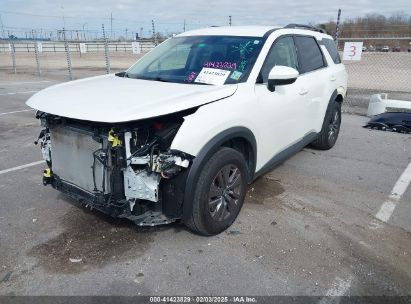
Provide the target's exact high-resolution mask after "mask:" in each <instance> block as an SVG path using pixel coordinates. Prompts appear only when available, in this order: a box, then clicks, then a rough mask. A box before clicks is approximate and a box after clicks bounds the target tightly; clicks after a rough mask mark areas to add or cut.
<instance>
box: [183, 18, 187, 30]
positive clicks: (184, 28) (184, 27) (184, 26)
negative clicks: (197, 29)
mask: <svg viewBox="0 0 411 304" xmlns="http://www.w3.org/2000/svg"><path fill="white" fill-rule="evenodd" d="M185 31H186V19H184V25H183V32H185Z"/></svg>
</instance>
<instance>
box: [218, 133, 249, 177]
mask: <svg viewBox="0 0 411 304" xmlns="http://www.w3.org/2000/svg"><path fill="white" fill-rule="evenodd" d="M221 146H222V147H228V148H232V149H234V150H237V151H238V152H240V153H241V154H243V156H244V158H245V161H246V163H247V167H248V181H249V182H251V181H252V179H253V176H254V171H255V151H254V149H253V147H252V145H251V144H250V143H249V142H248V140H246V139H245V138H243V137H234V138H231V139H229V140H227V141H226V142H224V143H223V144H222V145H221Z"/></svg>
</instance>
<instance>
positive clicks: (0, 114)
mask: <svg viewBox="0 0 411 304" xmlns="http://www.w3.org/2000/svg"><path fill="white" fill-rule="evenodd" d="M28 111H34V109H28V110H20V111H12V112H5V113H0V116H2V115H7V114H14V113H21V112H28Z"/></svg>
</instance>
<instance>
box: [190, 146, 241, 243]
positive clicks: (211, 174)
mask: <svg viewBox="0 0 411 304" xmlns="http://www.w3.org/2000/svg"><path fill="white" fill-rule="evenodd" d="M227 172H228V173H227ZM230 185H231V186H230ZM246 190H247V165H246V161H245V159H244V156H243V155H242V154H241V153H240V152H238V151H236V150H234V149H231V148H225V147H224V148H221V149H220V150H218V151H217V152H216V153H215V154H214V155H213V156H212V157H211V158H210V159H209V160H208V161H207V163H206V164H205V166H204V167H203V169H202V171H201V173H200V176H199V178H198V180H197V183H196V186H195V195H194V200H193V208H192V214H191V217H190V219H189V220H188V221H187V222H186V225H187V226H188V227H189V228H190V229H191V230H192V231H194V232H196V233H198V234H201V235H206V236H210V235H216V234H219V233H221V232H223V231H224V230H226V229H227V228H228V227H230V226H231V224H232V223H233V222H234V220H235V219H236V218H237V216H238V214H239V213H240V210H241V207H242V206H243V203H244V198H245V194H246Z"/></svg>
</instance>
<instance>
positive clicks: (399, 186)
mask: <svg viewBox="0 0 411 304" xmlns="http://www.w3.org/2000/svg"><path fill="white" fill-rule="evenodd" d="M410 182H411V163H409V164H408V166H407V168H405V170H404V172H403V173H402V174H401V176H400V178H399V179H398V180H397V182H396V183H395V185H394V188H392V191H391V194H390V196H389V197H388V200H387V201H385V202H384V203H383V204H382V205H381V208H380V210H379V211H378V213H377V215H376V216H375V217H376V218H377V219H379V220H380V221H383V222H387V221H388V220H389V219H390V217H391V215H392V213H393V212H394V209H395V207H396V206H397V204H398V202H399V201H400V199H401V196H402V195H403V194H404V192H405V191H406V190H407V188H408V185H409V184H410Z"/></svg>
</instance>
